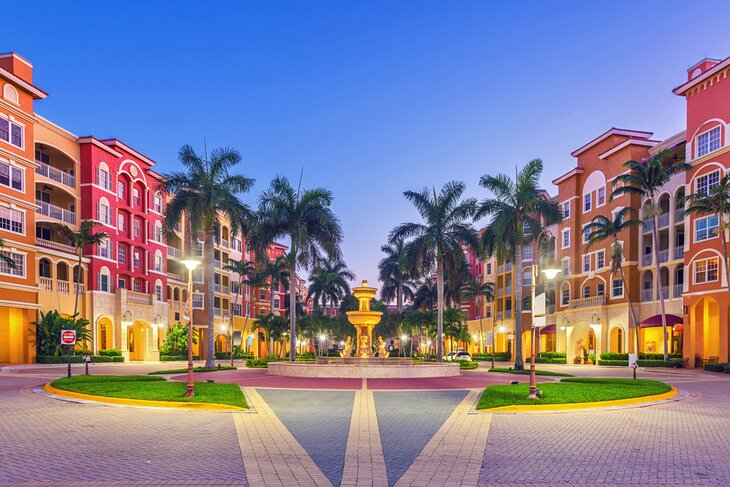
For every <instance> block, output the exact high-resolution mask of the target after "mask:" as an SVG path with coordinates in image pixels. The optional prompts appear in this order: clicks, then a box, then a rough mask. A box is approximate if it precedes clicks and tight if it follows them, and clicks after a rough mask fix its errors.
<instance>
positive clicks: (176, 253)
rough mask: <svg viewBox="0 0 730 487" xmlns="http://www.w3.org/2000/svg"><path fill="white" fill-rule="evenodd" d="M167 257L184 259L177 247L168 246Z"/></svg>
mask: <svg viewBox="0 0 730 487" xmlns="http://www.w3.org/2000/svg"><path fill="white" fill-rule="evenodd" d="M167 256H168V257H172V258H173V259H180V258H182V251H181V250H180V249H176V248H175V247H170V246H169V245H168V246H167Z"/></svg>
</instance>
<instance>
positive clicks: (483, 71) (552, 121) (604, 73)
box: [0, 1, 730, 282]
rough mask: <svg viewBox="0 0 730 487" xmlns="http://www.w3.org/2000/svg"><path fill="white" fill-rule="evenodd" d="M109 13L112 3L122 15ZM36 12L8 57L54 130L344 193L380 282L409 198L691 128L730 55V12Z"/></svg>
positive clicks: (145, 6) (423, 7) (681, 7)
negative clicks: (14, 55) (644, 135)
mask: <svg viewBox="0 0 730 487" xmlns="http://www.w3.org/2000/svg"><path fill="white" fill-rule="evenodd" d="M105 4H106V6H104V5H105ZM688 5H689V4H687V3H686V2H672V1H654V2H617V1H614V2H585V1H580V2H559V1H553V2H502V3H495V2H486V1H483V2H432V1H419V2H415V1H414V2H392V1H384V2H376V1H367V2H314V1H308V2H298V3H293V2H240V3H239V2H230V3H225V2H203V3H201V2H176V3H175V4H174V6H173V3H172V2H169V4H168V3H165V2H149V1H147V2H133V1H125V2H117V3H116V4H112V3H111V2H85V3H84V2H69V3H68V5H63V4H62V2H46V1H40V2H35V3H34V8H33V9H32V10H31V9H29V8H28V6H27V5H25V4H23V2H12V3H10V4H8V5H4V6H3V14H4V15H3V18H4V22H3V27H4V32H3V34H4V35H3V42H2V46H1V47H0V51H11V50H13V51H17V52H18V53H20V54H21V55H22V56H24V57H26V58H27V59H29V60H30V61H31V62H32V63H33V64H34V67H35V73H34V77H35V84H36V85H38V86H39V87H40V88H42V89H44V90H46V91H48V92H49V94H50V96H49V97H48V99H46V100H44V101H41V102H39V103H37V105H36V110H37V112H38V113H40V114H41V115H43V116H45V117H47V118H50V119H51V120H53V121H54V122H56V123H58V124H60V125H61V126H63V127H65V128H67V129H68V130H70V131H72V132H74V133H76V134H78V135H86V134H93V135H95V136H97V137H117V138H119V139H121V140H123V141H124V142H125V143H127V144H129V145H131V146H132V147H135V148H136V149H138V150H139V151H141V152H142V153H144V154H147V155H148V156H150V157H152V158H153V159H155V160H156V161H157V163H158V169H159V170H160V171H161V172H163V173H165V172H167V171H171V170H173V169H175V168H176V167H177V161H176V153H177V150H178V148H179V147H180V146H181V145H182V144H185V143H189V144H192V145H193V146H196V147H198V148H202V145H203V139H204V138H205V140H206V141H207V144H208V147H209V148H210V147H216V146H231V147H234V148H236V149H238V150H239V151H240V152H241V153H242V155H243V158H244V163H243V164H242V165H241V167H240V169H241V171H242V172H243V173H244V174H246V175H248V176H251V177H254V178H255V179H256V186H255V188H254V190H253V192H252V193H251V194H249V195H247V196H245V199H246V200H247V201H249V202H250V203H255V202H256V199H257V197H258V194H259V193H260V192H261V191H262V190H263V189H264V188H265V187H266V186H267V185H268V183H269V181H270V180H271V179H272V178H273V177H274V176H275V175H285V176H288V177H289V178H290V179H292V180H296V179H297V178H298V176H299V173H300V171H301V170H302V168H304V186H306V187H312V186H325V187H327V188H329V189H331V190H332V191H333V193H334V195H335V202H334V208H335V211H336V212H337V214H338V215H339V216H340V218H341V219H342V223H343V227H344V231H345V241H344V245H343V249H344V253H345V259H346V261H347V263H348V265H349V266H350V267H351V268H352V269H353V270H354V271H355V273H356V274H357V278H358V280H359V279H363V278H367V279H370V280H371V282H372V281H375V278H376V275H377V269H376V265H377V262H378V260H379V259H380V257H381V255H380V250H379V248H380V245H381V244H382V243H384V242H385V240H386V236H387V233H388V231H389V230H390V229H391V228H392V227H393V226H394V225H396V224H398V223H401V222H403V221H412V220H414V219H416V218H417V214H416V212H415V210H414V209H413V208H412V207H411V206H410V204H409V203H407V202H406V201H405V200H404V198H403V196H402V193H403V191H404V190H406V189H420V188H422V187H424V186H436V187H440V186H441V185H442V184H443V183H444V182H446V181H449V180H453V179H456V180H462V181H464V182H466V183H467V186H468V192H469V194H470V195H472V196H476V197H484V196H485V193H484V190H483V189H481V188H480V187H479V186H478V184H477V181H478V179H479V176H481V175H482V174H486V173H490V174H493V173H497V172H508V173H514V168H515V166H516V165H522V164H524V163H525V162H527V161H528V160H530V159H532V158H535V157H539V158H542V159H543V161H544V162H545V168H546V170H545V175H544V178H543V183H544V184H545V185H546V187H548V188H549V189H550V191H551V192H552V191H553V188H552V185H550V181H551V180H552V179H553V178H555V177H556V176H558V175H560V174H562V173H564V172H566V171H568V170H569V169H570V168H571V167H572V166H573V164H574V161H573V160H572V159H571V157H570V151H571V150H573V149H575V148H577V147H579V146H581V145H583V144H584V143H585V142H587V141H588V140H590V139H592V138H593V137H595V136H596V135H599V134H600V133H602V132H603V131H605V130H607V129H608V128H610V127H612V126H616V127H621V128H632V129H641V130H649V131H654V132H655V137H659V138H663V137H668V136H670V135H672V134H674V133H676V132H678V131H680V130H682V128H683V120H684V116H685V110H684V103H683V100H682V99H680V98H678V97H676V96H674V95H673V94H672V93H671V89H672V88H673V87H675V86H676V85H678V84H680V83H681V82H682V81H683V80H684V79H685V76H686V73H685V70H686V69H687V68H688V67H689V66H690V65H692V64H694V63H695V62H696V61H698V60H699V59H700V58H702V57H704V56H711V57H720V58H724V57H726V56H728V55H730V36H728V35H727V20H728V18H730V3H728V2H713V1H707V2H702V7H701V8H700V7H699V5H697V6H693V7H688Z"/></svg>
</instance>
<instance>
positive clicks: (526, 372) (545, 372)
mask: <svg viewBox="0 0 730 487" xmlns="http://www.w3.org/2000/svg"><path fill="white" fill-rule="evenodd" d="M525 367H527V366H525ZM489 371H490V372H503V373H505V374H519V375H530V369H529V368H527V369H525V370H515V369H510V368H507V367H495V368H493V369H489ZM535 375H552V376H556V377H573V376H572V375H570V374H564V373H563V372H550V371H549V370H540V369H535Z"/></svg>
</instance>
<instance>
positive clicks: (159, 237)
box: [153, 222, 162, 243]
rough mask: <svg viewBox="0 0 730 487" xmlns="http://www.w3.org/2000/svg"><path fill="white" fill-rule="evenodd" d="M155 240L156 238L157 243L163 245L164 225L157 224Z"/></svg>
mask: <svg viewBox="0 0 730 487" xmlns="http://www.w3.org/2000/svg"><path fill="white" fill-rule="evenodd" d="M153 238H154V240H155V242H160V243H162V223H160V222H155V231H154V235H153Z"/></svg>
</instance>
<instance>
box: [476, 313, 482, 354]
mask: <svg viewBox="0 0 730 487" xmlns="http://www.w3.org/2000/svg"><path fill="white" fill-rule="evenodd" d="M477 350H479V353H480V354H484V328H483V327H482V311H481V309H480V310H479V348H478V349H477Z"/></svg>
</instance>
